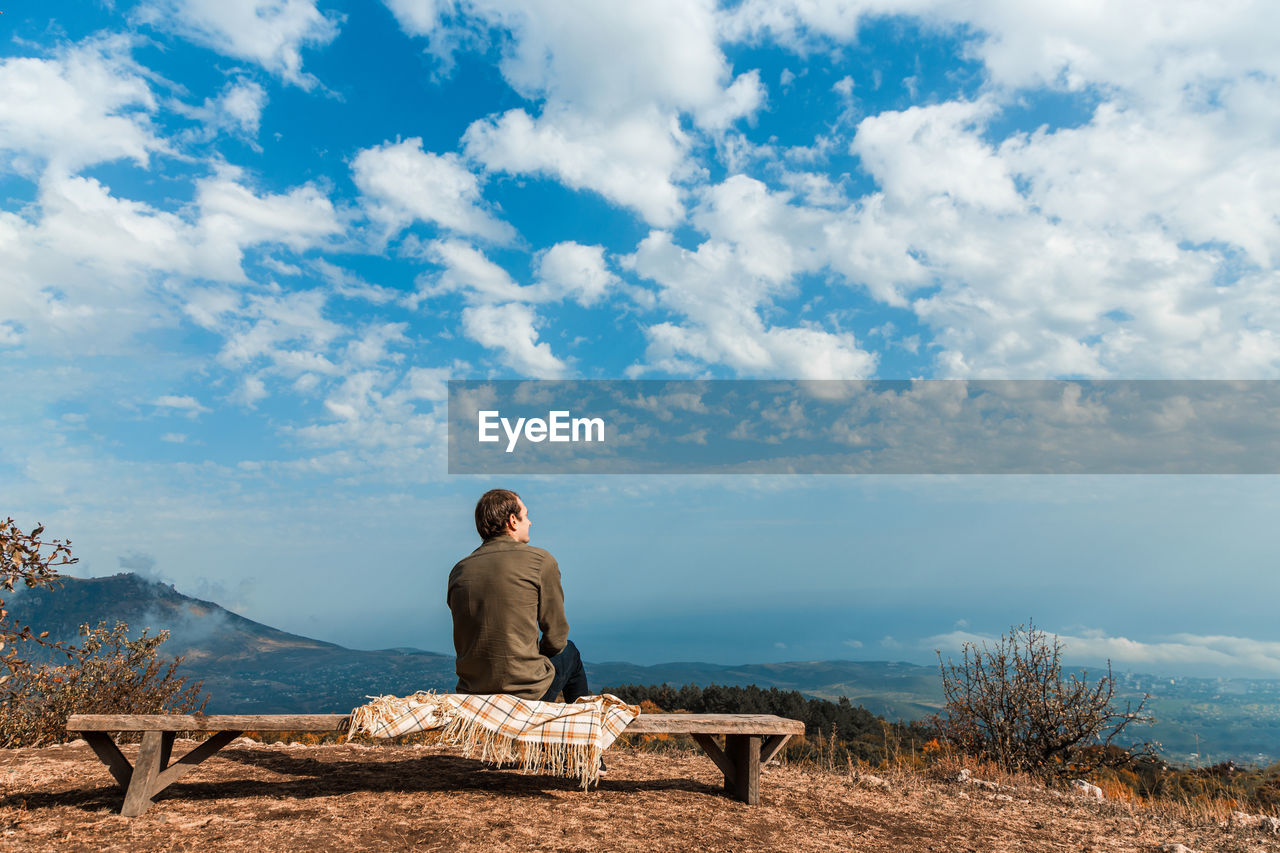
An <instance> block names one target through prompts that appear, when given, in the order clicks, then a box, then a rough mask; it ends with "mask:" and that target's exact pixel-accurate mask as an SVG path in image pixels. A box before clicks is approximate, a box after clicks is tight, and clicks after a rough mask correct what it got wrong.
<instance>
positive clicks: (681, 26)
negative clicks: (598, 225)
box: [465, 0, 766, 227]
mask: <svg viewBox="0 0 1280 853" xmlns="http://www.w3.org/2000/svg"><path fill="white" fill-rule="evenodd" d="M465 8H466V9H467V10H468V11H469V12H470V13H471V14H472V15H475V16H477V17H479V18H481V19H482V20H485V21H486V22H488V23H489V24H490V25H491V26H495V27H499V28H501V29H504V30H506V31H508V32H509V33H510V35H511V44H510V50H509V51H508V53H507V54H506V56H505V57H504V59H503V62H502V72H503V76H504V77H505V78H506V80H507V81H508V82H509V83H510V84H511V85H512V86H513V87H514V88H515V89H516V90H517V91H518V92H519V93H520V94H521V95H523V96H524V97H525V98H527V99H529V100H534V101H541V102H542V110H541V112H540V113H539V114H538V115H532V114H530V113H529V112H528V111H526V110H521V109H516V110H510V111H508V112H506V113H504V114H502V115H501V116H491V117H489V118H487V119H482V120H479V121H477V122H475V123H473V124H472V125H471V127H470V128H468V130H467V134H466V136H465V142H466V150H467V154H468V156H470V157H473V158H475V159H477V160H479V161H480V162H481V163H483V164H484V165H485V167H486V168H488V169H490V170H493V171H504V172H511V173H516V174H544V175H548V176H550V177H553V178H555V179H557V180H559V181H561V182H563V183H565V184H566V185H568V186H570V187H573V188H575V189H583V190H590V191H592V192H596V193H599V194H601V195H603V196H604V197H605V198H607V199H609V200H610V201H611V202H613V203H615V204H618V205H620V206H623V207H628V208H631V209H633V210H635V211H636V212H637V213H639V214H640V215H641V216H642V217H643V218H644V219H645V220H646V221H647V222H649V223H650V224H652V225H656V226H661V227H666V226H670V225H673V224H675V223H676V222H677V221H679V219H680V217H681V215H682V212H683V205H682V202H681V190H680V184H681V182H682V181H683V180H685V179H687V178H688V177H690V176H691V175H692V174H693V171H692V164H691V163H690V162H689V156H688V155H689V150H690V145H691V139H690V138H689V136H688V135H687V134H686V133H685V132H683V131H682V130H681V125H680V117H681V116H682V115H687V116H689V117H690V118H691V119H692V121H693V124H694V125H695V126H697V127H698V128H701V129H703V130H706V131H709V132H722V131H723V130H725V129H726V128H727V127H729V126H730V125H731V124H733V123H734V122H735V121H737V120H739V119H742V118H746V117H750V116H752V115H753V114H754V113H755V112H756V111H758V110H759V109H760V108H761V107H762V106H763V104H764V102H765V100H766V93H765V89H764V85H763V84H762V83H761V81H760V77H759V73H758V72H757V71H755V70H750V71H748V72H746V73H745V74H739V75H737V76H736V77H735V76H734V75H733V73H732V69H731V66H730V65H729V63H728V61H727V60H726V58H725V56H724V53H723V51H722V50H721V48H720V44H719V33H718V22H717V17H716V10H715V4H713V3H711V2H709V0H696V2H689V0H662V2H657V3H642V4H636V3H625V2H615V3H601V2H585V0H574V2H568V3H557V4H553V5H552V6H548V7H545V8H542V9H540V10H539V12H538V13H537V14H533V13H531V12H530V11H529V9H528V8H527V7H526V6H524V5H523V4H518V3H509V2H503V0H479V2H472V3H469V4H467V5H466V7H465Z"/></svg>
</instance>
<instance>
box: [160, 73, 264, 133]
mask: <svg viewBox="0 0 1280 853" xmlns="http://www.w3.org/2000/svg"><path fill="white" fill-rule="evenodd" d="M266 105H267V91H266V89H264V88H262V86H260V85H259V84H257V83H255V82H254V81H252V80H246V79H236V80H232V81H231V82H230V83H228V84H227V85H226V86H225V87H224V88H223V90H222V92H220V93H219V94H218V96H217V97H216V98H206V99H205V101H204V103H203V104H202V105H201V106H199V107H183V106H179V107H177V109H178V111H179V112H181V113H182V114H184V115H186V116H188V117H189V118H193V119H195V120H196V121H199V122H200V123H201V125H202V129H201V130H199V131H195V132H193V133H191V134H190V136H191V137H193V138H195V139H197V140H201V141H207V140H210V139H213V138H214V137H216V136H217V135H218V134H221V133H230V134H234V135H237V136H242V137H248V138H249V139H252V138H254V137H256V136H257V135H258V127H259V124H260V123H261V121H262V111H263V109H264V108H265V107H266Z"/></svg>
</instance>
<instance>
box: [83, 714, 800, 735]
mask: <svg viewBox="0 0 1280 853" xmlns="http://www.w3.org/2000/svg"><path fill="white" fill-rule="evenodd" d="M349 719H350V717H349V716H348V715H347V714H75V715H73V716H72V717H71V719H69V720H68V721H67V731H71V732H221V731H231V730H233V729H234V730H235V731H241V732H332V731H343V730H345V729H346V727H347V721H348V720H349ZM626 731H627V732H628V733H630V734H752V735H802V734H804V723H802V722H800V721H799V720H788V719H786V718H785V717H778V716H775V715H773V714H641V715H640V716H638V717H636V718H635V719H634V720H632V721H631V725H629V726H627V728H626Z"/></svg>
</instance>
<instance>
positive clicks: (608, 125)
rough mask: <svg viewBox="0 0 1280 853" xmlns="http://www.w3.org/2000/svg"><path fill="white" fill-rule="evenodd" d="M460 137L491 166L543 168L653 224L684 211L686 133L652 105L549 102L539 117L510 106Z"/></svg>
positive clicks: (498, 168)
mask: <svg viewBox="0 0 1280 853" xmlns="http://www.w3.org/2000/svg"><path fill="white" fill-rule="evenodd" d="M463 142H464V144H465V146H466V152H467V156H468V157H472V158H475V159H476V160H478V161H480V162H481V163H483V164H484V165H485V167H486V168H487V169H489V170H491V171H495V172H510V173H513V174H542V175H548V176H550V177H554V178H556V179H557V180H559V181H560V182H562V183H563V184H565V185H566V186H569V187H572V188H573V189H579V190H592V191H594V192H597V193H599V194H600V195H602V196H604V197H605V198H607V199H609V200H610V201H612V202H614V203H615V204H618V205H621V206H623V207H629V208H632V209H633V210H635V211H636V212H638V213H639V214H640V215H641V216H643V217H644V218H645V220H646V221H648V222H650V223H652V224H655V225H671V224H674V223H675V222H677V221H678V220H679V219H680V217H681V216H682V214H683V205H682V202H681V200H680V189H679V187H678V186H677V181H678V180H679V178H680V177H681V176H682V175H683V173H684V172H685V171H686V169H687V167H686V164H685V162H684V161H685V155H686V151H687V149H688V140H687V138H686V136H685V134H684V133H683V132H682V131H681V130H680V126H679V122H678V120H677V118H676V117H675V116H674V115H665V114H663V113H660V112H658V111H657V110H652V109H650V110H643V111H639V112H637V113H633V114H629V115H623V116H619V117H618V118H617V119H616V120H612V121H599V120H596V119H595V118H593V117H589V116H583V115H581V114H580V113H579V112H578V111H577V110H576V109H550V108H548V109H545V110H544V111H543V113H542V115H541V116H539V117H538V118H533V117H532V116H530V115H529V114H528V113H526V112H525V111H524V110H510V111H508V112H506V113H504V114H503V115H501V116H499V117H497V118H489V119H482V120H479V121H476V122H474V123H472V125H471V126H470V127H468V128H467V132H466V134H465V135H464V136H463Z"/></svg>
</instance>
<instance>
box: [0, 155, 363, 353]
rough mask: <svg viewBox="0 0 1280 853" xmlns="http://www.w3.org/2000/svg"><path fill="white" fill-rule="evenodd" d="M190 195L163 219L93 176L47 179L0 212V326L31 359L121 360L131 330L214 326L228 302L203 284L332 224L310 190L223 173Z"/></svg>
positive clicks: (323, 234)
mask: <svg viewBox="0 0 1280 853" xmlns="http://www.w3.org/2000/svg"><path fill="white" fill-rule="evenodd" d="M194 194H195V198H194V200H193V201H192V203H191V204H189V205H187V206H185V207H184V208H182V209H181V212H180V213H173V212H169V211H166V210H162V209H157V208H156V207H153V206H152V205H150V204H147V203H144V202H140V201H135V200H132V199H128V198H122V197H120V196H117V195H115V194H113V193H112V192H111V190H110V188H109V187H107V186H106V185H104V184H103V183H101V182H100V181H98V180H95V179H93V178H86V177H68V176H66V175H62V174H58V173H56V172H51V173H47V174H46V175H45V177H44V178H43V179H42V180H41V181H40V184H39V188H38V194H37V197H36V200H35V203H34V204H32V205H29V206H27V207H26V208H25V209H24V210H23V212H22V214H20V215H19V214H8V213H6V214H0V264H2V265H3V266H4V268H5V269H6V272H7V276H6V286H5V287H4V288H0V322H3V323H5V324H7V325H9V326H10V327H11V328H14V329H19V330H21V344H22V346H24V347H25V348H26V350H27V351H28V352H29V353H30V354H33V355H34V354H40V355H45V356H50V355H54V356H56V355H58V354H60V353H68V352H75V353H77V354H81V355H83V354H87V353H127V352H130V351H131V349H130V348H131V346H132V345H134V344H135V343H136V335H137V334H138V333H140V332H142V331H143V330H147V329H155V328H164V327H172V326H173V325H175V324H177V323H178V322H180V318H181V316H182V315H183V313H186V314H187V315H188V316H190V317H191V318H192V319H194V320H196V321H197V322H200V323H202V324H212V325H215V326H216V318H217V317H218V316H219V314H220V313H223V312H226V311H228V310H231V307H233V306H234V305H235V304H237V299H238V297H237V296H235V295H234V294H233V293H232V292H230V291H224V290H220V289H219V288H218V287H217V286H216V285H214V284H212V282H219V281H221V282H228V283H244V282H245V281H246V280H247V279H246V274H245V271H244V267H243V259H244V254H245V252H246V251H247V250H249V249H250V248H252V247H259V246H264V245H274V246H280V247H282V248H283V249H284V250H289V251H295V252H301V251H305V250H306V249H309V248H312V247H314V246H316V245H318V244H320V243H322V242H323V241H325V240H326V239H328V238H329V237H330V236H332V235H334V234H336V233H337V232H339V231H340V230H341V228H342V226H341V224H340V223H339V222H338V220H337V218H336V214H335V211H334V209H333V206H332V204H331V203H330V202H329V200H328V199H327V197H325V196H324V194H323V193H321V192H320V191H319V190H318V189H317V188H315V187H314V186H311V185H303V186H301V187H295V188H293V189H291V190H289V191H287V192H283V193H279V194H273V193H263V194H259V193H257V192H254V191H253V190H251V189H250V188H249V187H247V186H246V185H245V184H243V183H241V182H240V176H238V175H237V174H236V173H235V172H234V171H224V172H223V173H220V174H217V175H214V176H211V177H209V178H205V179H202V180H199V181H197V182H196V185H195V193H194ZM189 279H199V280H204V282H205V283H204V284H201V285H196V284H192V283H190V282H189ZM179 282H182V285H181V286H179ZM184 303H185V304H184Z"/></svg>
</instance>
